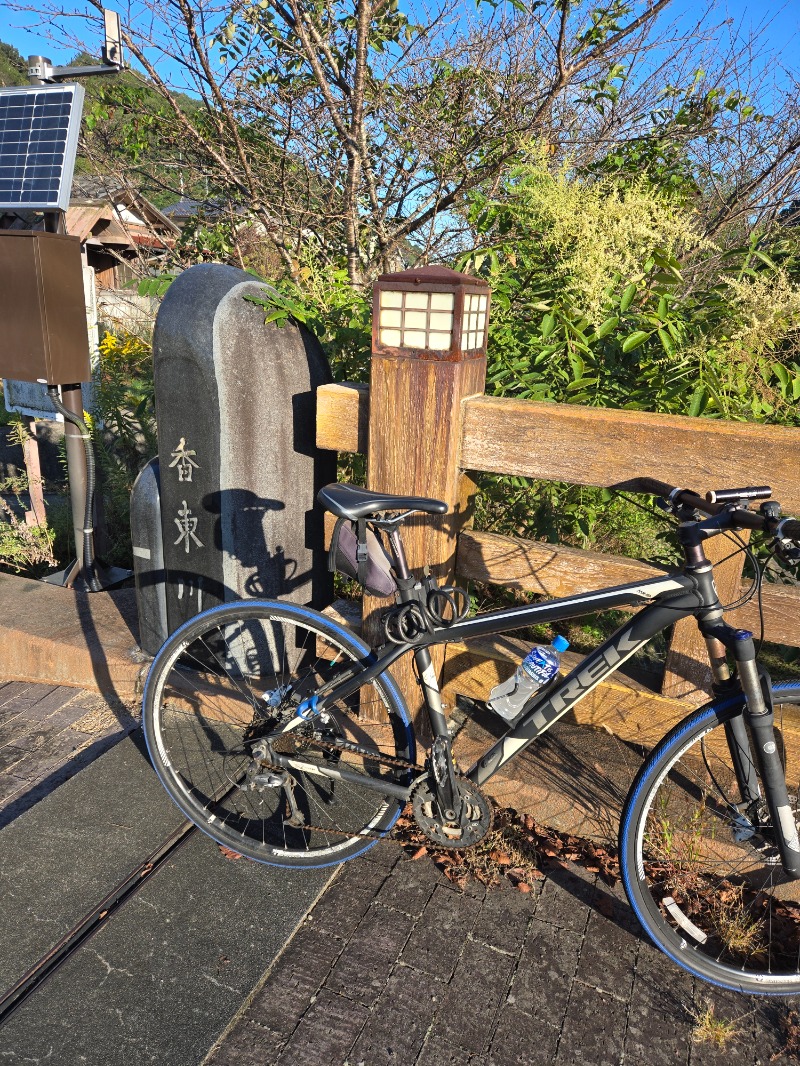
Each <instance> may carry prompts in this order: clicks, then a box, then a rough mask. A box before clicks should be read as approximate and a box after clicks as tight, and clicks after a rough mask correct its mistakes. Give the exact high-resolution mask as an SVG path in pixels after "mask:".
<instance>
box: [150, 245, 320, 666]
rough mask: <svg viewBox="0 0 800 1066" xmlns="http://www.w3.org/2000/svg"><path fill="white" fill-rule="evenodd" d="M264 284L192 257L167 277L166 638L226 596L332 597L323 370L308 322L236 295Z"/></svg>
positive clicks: (160, 391) (162, 330) (161, 412)
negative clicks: (321, 417)
mask: <svg viewBox="0 0 800 1066" xmlns="http://www.w3.org/2000/svg"><path fill="white" fill-rule="evenodd" d="M264 290H265V286H264V284H263V283H262V282H259V281H257V280H256V279H254V278H253V277H252V276H251V275H249V274H247V273H245V272H244V271H242V270H237V269H236V268H234V267H228V266H221V265H219V264H211V263H209V264H201V265H199V266H194V267H191V268H190V269H189V270H187V271H185V272H184V273H183V274H181V275H179V277H178V278H177V279H176V280H175V281H174V282H173V283H172V285H171V286H170V288H169V290H168V291H167V294H166V296H165V297H164V301H163V303H162V305H161V308H160V310H159V313H158V317H157V319H156V327H155V335H154V343H153V356H154V373H155V395H156V417H157V422H158V451H159V467H160V470H159V481H160V485H159V492H160V504H159V509H160V522H161V531H162V539H163V561H164V573H165V575H166V576H165V584H166V587H165V603H166V616H167V617H166V625H167V629H168V631H169V632H173V631H174V630H175V629H176V628H177V627H178V626H179V625H181V624H182V623H183V622H184V621H186V620H187V619H188V618H190V617H191V616H192V615H194V614H197V613H198V612H199V611H201V610H205V609H206V608H208V607H213V606H215V605H216V604H220V603H224V602H229V601H231V600H235V599H243V598H259V599H276V598H280V599H288V600H291V601H292V602H295V603H303V604H310V605H312V606H314V607H318V608H319V607H324V606H326V605H327V604H328V603H330V601H331V598H332V582H331V575H330V574H329V573H328V569H327V559H326V553H325V550H324V544H323V523H322V513H321V511H320V510H319V508H316V507H315V497H316V493H317V491H318V489H319V488H320V487H321V486H322V485H324V484H326V483H327V482H329V481H334V480H335V479H336V457H335V454H334V453H333V452H327V451H321V450H320V449H318V448H317V447H316V443H315V435H316V389H317V386H319V385H321V384H323V383H327V382H329V381H330V380H331V374H330V368H329V366H328V363H327V360H326V358H325V356H324V353H323V352H322V349H321V348H320V345H319V342H318V341H317V339H316V338H315V337H314V336H313V335H312V334H311V333H310V332H309V331H308V330H306V329H305V328H303V327H301V326H299V325H296V324H294V323H288V324H287V325H285V326H283V327H278V326H276V325H274V324H269V325H267V324H265V322H264V319H265V310H264V308H263V307H261V306H259V305H257V304H255V303H252V302H250V301H248V300H246V299H245V297H246V296H256V297H257V296H260V295H263V293H264ZM155 483H156V482H155V479H154V478H153V477H152V476H151V477H149V479H148V480H147V484H151V485H152V484H155ZM142 488H143V489H145V488H146V486H142ZM139 496H140V499H141V500H143V499H144V498H145V496H146V492H144V491H143V492H140V494H139ZM140 506H144V507H150V509H151V510H152V509H153V503H152V501H150V503H149V504H147V503H140ZM146 526H147V522H144V523H140V528H143V527H146ZM137 548H139V549H144V550H145V551H146V550H147V549H148V548H149V545H137V544H134V549H135V550H136V549H137ZM146 650H148V649H146Z"/></svg>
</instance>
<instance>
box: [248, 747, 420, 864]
mask: <svg viewBox="0 0 800 1066" xmlns="http://www.w3.org/2000/svg"><path fill="white" fill-rule="evenodd" d="M286 736H287V738H288V739H292V740H294V739H295V735H294V734H291V733H287V734H286ZM302 740H303V741H305V743H307V744H316V745H317V747H320V748H325V749H327V750H328V751H331V752H334V753H338V752H341V751H351V752H354V753H356V754H358V755H364V751H363V749H362V748H361V747H360V746H359V745H358V744H353V743H352V742H351V741H348V740H343V741H342V742H341V743H339V744H333V743H331V742H329V741H325V740H319V739H318V738H317V737H302ZM278 754H280V755H282V754H284V753H283V752H279V753H278ZM287 754H288V753H287ZM369 758H371V759H374V760H375V761H376V762H382V763H386V764H387V765H389V766H399V767H400V768H401V769H403V770H416V771H417V773H420V774H422V773H424V772H425V767H424V766H419V765H418V764H417V763H413V762H410V761H409V760H408V759H400V758H398V757H397V756H395V755H385V754H384V753H383V752H370V753H369ZM259 763H260V764H261V765H262V766H265V767H267V768H268V769H270V770H278V771H281V772H282V771H283V769H284V767H282V766H279V765H278V764H277V763H271V762H269V760H268V759H259ZM299 828H302V829H303V830H312V831H316V832H317V833H333V834H335V835H337V836H343V837H352V836H359V837H364V838H366V839H374V840H394V841H396V842H397V843H398V844H401V843H402V842H401V841H399V840H397V838H396V837H394V836H392V835H391V834H390V833H377V832H375V833H373V832H370V831H369V830H367V831H359V832H358V833H354V832H353V831H352V830H350V831H348V830H346V829H332V828H331V827H330V826H324V825H303V826H301V827H299Z"/></svg>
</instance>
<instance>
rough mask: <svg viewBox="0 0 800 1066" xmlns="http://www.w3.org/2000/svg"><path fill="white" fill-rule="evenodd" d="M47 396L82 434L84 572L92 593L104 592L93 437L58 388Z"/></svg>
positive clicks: (53, 386)
mask: <svg viewBox="0 0 800 1066" xmlns="http://www.w3.org/2000/svg"><path fill="white" fill-rule="evenodd" d="M47 395H48V397H49V399H50V403H52V405H53V407H55V409H56V411H58V413H59V414H60V415H61V416H62V417H63V418H64V419H65V421H67V422H70V423H71V424H72V425H73V426H76V427H77V428H78V430H79V432H80V435H81V439H82V441H83V450H84V452H85V453H86V506H85V508H84V512H83V571H84V574H85V578H86V583H87V584H88V586H89V589H90V590H91V591H92V592H102V591H103V587H102V585H101V584H100V582H99V581H98V579H97V574H96V572H95V560H94V538H93V536H92V534H93V533H94V489H95V481H96V477H95V461H94V447H93V446H92V435H91V433H90V432H89V430H88V429H87V427H86V423H85V422H84V421H83V419H82V418H79V417H78V415H76V414H74V413H73V412H72V411H69V410H67V408H66V407H65V406H64V404H63V403H62V402H61V400H60V399H59V398H58V386H57V385H48V386H47ZM77 551H78V545H77V544H76V545H75V552H76V554H77Z"/></svg>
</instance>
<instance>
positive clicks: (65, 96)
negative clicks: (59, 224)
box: [0, 85, 84, 211]
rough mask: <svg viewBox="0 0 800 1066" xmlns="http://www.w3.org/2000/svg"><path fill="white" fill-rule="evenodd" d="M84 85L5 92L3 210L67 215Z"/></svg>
mask: <svg viewBox="0 0 800 1066" xmlns="http://www.w3.org/2000/svg"><path fill="white" fill-rule="evenodd" d="M83 97H84V90H83V86H82V85H31V86H29V87H24V88H14V89H0V210H1V209H9V208H11V209H14V208H19V209H23V208H24V209H26V210H29V209H33V210H39V211H66V210H67V207H68V206H69V195H70V189H71V187H72V173H73V171H74V169H75V154H76V152H77V150H78V132H79V130H80V125H81V115H82V112H83Z"/></svg>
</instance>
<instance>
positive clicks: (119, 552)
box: [92, 333, 158, 565]
mask: <svg viewBox="0 0 800 1066" xmlns="http://www.w3.org/2000/svg"><path fill="white" fill-rule="evenodd" d="M95 384H96V414H97V419H96V422H95V424H94V425H93V427H92V428H93V437H94V442H95V448H96V453H97V461H98V466H99V469H100V476H101V481H102V486H103V504H104V509H105V518H106V526H107V530H108V534H109V539H110V550H109V551H108V553H107V554H108V561H109V562H111V563H115V564H119V565H130V558H131V546H130V543H131V542H130V494H131V490H132V488H133V483H134V481H135V480H136V477H137V475H138V473H139V471H140V470H141V468H142V467H143V466H144V464H145V463H146V462H147V461H148V460H149V459H150V458H152V457H153V456H154V455H155V454H156V452H157V450H158V442H157V439H156V427H155V406H154V396H153V359H152V351H151V348H150V345H149V344H148V343H147V342H146V341H144V340H142V339H141V338H140V337H136V336H133V335H132V334H125V333H121V334H113V333H106V335H105V336H104V337H103V339H102V341H101V342H100V361H99V365H98V371H97V374H96V379H95ZM97 422H100V423H102V428H98V426H97Z"/></svg>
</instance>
